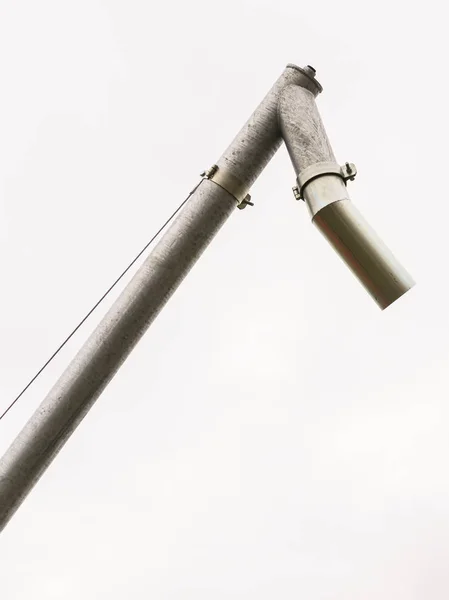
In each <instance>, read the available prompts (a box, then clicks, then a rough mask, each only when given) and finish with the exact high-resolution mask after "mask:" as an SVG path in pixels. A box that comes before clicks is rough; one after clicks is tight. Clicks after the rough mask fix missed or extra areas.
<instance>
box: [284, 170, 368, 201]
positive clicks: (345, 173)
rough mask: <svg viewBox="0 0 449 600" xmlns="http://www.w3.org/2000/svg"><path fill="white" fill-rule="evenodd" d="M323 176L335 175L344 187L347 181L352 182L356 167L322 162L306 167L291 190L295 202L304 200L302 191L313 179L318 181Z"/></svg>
mask: <svg viewBox="0 0 449 600" xmlns="http://www.w3.org/2000/svg"><path fill="white" fill-rule="evenodd" d="M324 175H337V176H338V177H341V179H343V181H344V182H345V185H346V182H347V181H348V180H351V181H354V179H355V176H356V175H357V167H356V166H355V164H354V163H349V162H347V163H345V164H344V165H342V166H341V167H340V166H339V165H337V163H333V162H322V163H317V164H315V165H311V166H310V167H307V169H304V171H302V172H301V173H300V174H299V175H298V177H297V182H298V185H297V186H295V187H294V188H293V194H294V196H295V198H296V200H304V190H305V188H306V186H307V185H308V184H309V183H310V182H311V181H313V180H314V179H318V177H323V176H324Z"/></svg>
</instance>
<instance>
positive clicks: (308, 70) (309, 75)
mask: <svg viewBox="0 0 449 600" xmlns="http://www.w3.org/2000/svg"><path fill="white" fill-rule="evenodd" d="M287 69H296V70H297V71H299V72H300V73H302V74H303V75H304V80H303V81H302V82H301V83H299V84H297V85H300V86H301V87H303V88H305V89H306V90H309V92H312V94H313V95H314V96H315V98H316V97H317V96H318V94H321V92H322V91H323V86H322V85H321V84H320V83H319V81H317V80H316V79H315V77H316V69H314V68H313V67H311V66H310V65H307V66H306V67H298V66H297V65H294V64H292V63H289V64H288V65H287Z"/></svg>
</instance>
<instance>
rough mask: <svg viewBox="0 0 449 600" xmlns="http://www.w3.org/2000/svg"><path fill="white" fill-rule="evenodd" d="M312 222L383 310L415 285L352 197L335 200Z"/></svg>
mask: <svg viewBox="0 0 449 600" xmlns="http://www.w3.org/2000/svg"><path fill="white" fill-rule="evenodd" d="M313 222H314V224H315V225H316V226H317V227H318V229H319V230H320V231H321V233H322V234H323V235H324V237H325V238H326V239H327V240H328V242H329V243H330V244H331V245H332V247H333V248H334V249H335V251H336V252H337V253H338V254H339V255H340V256H341V258H342V259H343V260H344V261H345V263H346V264H347V265H348V267H349V268H350V269H351V271H352V272H353V273H354V275H355V276H356V277H357V278H358V279H359V281H360V282H361V283H362V285H363V286H364V287H365V289H366V290H367V291H368V292H369V293H370V294H371V296H372V297H373V298H374V300H375V301H376V302H377V304H378V305H379V306H380V308H381V309H384V308H387V306H389V305H390V304H392V303H393V302H394V301H395V300H397V299H398V298H400V297H401V296H402V295H403V294H405V292H407V291H408V290H409V289H410V288H411V287H413V286H414V285H415V282H414V281H413V279H412V277H411V275H410V274H409V273H408V272H407V271H406V270H405V269H404V267H403V266H402V265H401V263H400V262H399V261H398V260H397V259H396V258H395V257H394V255H393V254H392V253H391V252H390V250H389V249H388V248H387V246H386V245H385V244H384V243H383V241H382V240H381V239H380V237H379V236H378V235H377V234H376V232H375V231H374V230H373V229H372V227H370V225H369V224H368V223H367V221H366V220H365V219H364V218H363V216H362V215H361V214H360V212H359V211H358V210H357V208H356V207H355V206H354V204H353V203H352V202H351V201H350V200H340V201H338V202H332V203H331V204H329V205H328V206H326V207H325V208H323V209H322V210H320V211H319V212H318V214H317V215H316V216H315V218H314V219H313Z"/></svg>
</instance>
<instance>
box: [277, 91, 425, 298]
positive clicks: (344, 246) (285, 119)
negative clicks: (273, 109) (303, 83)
mask: <svg viewBox="0 0 449 600" xmlns="http://www.w3.org/2000/svg"><path fill="white" fill-rule="evenodd" d="M279 123H280V127H281V131H282V135H283V138H284V141H285V144H286V146H287V149H288V152H289V154H290V158H291V161H292V163H293V166H294V168H295V172H296V175H297V182H298V186H297V187H296V188H295V194H296V196H297V198H298V199H302V200H304V201H305V202H306V204H307V206H308V208H309V211H310V214H311V216H312V221H313V223H314V224H315V225H316V226H317V228H318V229H319V230H320V231H321V233H322V234H323V235H324V237H325V238H326V239H327V240H328V242H329V243H330V244H331V246H332V247H333V248H334V250H335V251H336V252H337V254H339V256H340V257H341V258H342V259H343V260H344V261H345V263H346V264H347V265H348V267H349V268H350V269H351V271H352V272H353V273H354V275H355V276H356V277H357V278H358V279H359V281H360V282H361V283H362V285H363V286H364V287H365V289H366V290H367V291H368V292H369V293H370V294H371V296H372V297H373V298H374V300H375V301H376V302H377V304H378V305H379V306H380V308H382V309H384V308H386V307H387V306H389V305H390V304H392V303H393V302H394V301H395V300H397V299H398V298H400V297H401V296H402V295H403V294H405V292H407V291H408V290H409V289H410V288H411V287H413V286H414V284H415V282H414V281H413V279H412V277H411V276H410V274H409V273H408V272H407V271H406V270H405V269H404V267H403V266H402V265H401V264H400V262H399V261H398V260H397V259H396V258H395V256H393V254H392V253H391V252H390V250H389V249H388V248H387V246H386V245H385V244H384V243H383V241H382V240H381V239H380V237H379V236H378V235H377V234H376V232H375V231H374V230H373V229H372V228H371V227H370V225H369V224H368V223H367V222H366V220H365V219H364V218H363V216H362V215H361V214H360V212H359V211H358V210H357V208H356V207H355V206H354V204H353V203H352V202H351V200H350V199H349V195H348V191H347V188H346V184H347V182H348V180H352V179H354V177H355V176H356V174H357V170H356V168H355V165H353V164H352V163H346V164H345V165H343V166H340V165H338V164H337V162H336V160H335V156H334V153H333V151H332V147H331V145H330V142H329V140H328V138H327V135H326V131H325V129H324V125H323V123H322V121H321V117H320V115H319V113H318V109H317V106H316V103H315V98H314V96H313V95H312V94H311V93H310V92H309V91H308V90H306V89H304V88H301V87H298V86H296V85H290V86H287V87H285V88H284V89H283V90H282V93H281V96H280V99H279Z"/></svg>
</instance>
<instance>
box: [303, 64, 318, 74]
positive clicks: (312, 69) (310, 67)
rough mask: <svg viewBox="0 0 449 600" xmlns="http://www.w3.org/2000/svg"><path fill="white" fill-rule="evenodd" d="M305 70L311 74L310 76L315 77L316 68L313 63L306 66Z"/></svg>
mask: <svg viewBox="0 0 449 600" xmlns="http://www.w3.org/2000/svg"><path fill="white" fill-rule="evenodd" d="M304 71H306V73H307V74H308V75H310V77H315V75H316V69H314V68H313V67H312V66H311V65H307V67H304Z"/></svg>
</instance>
